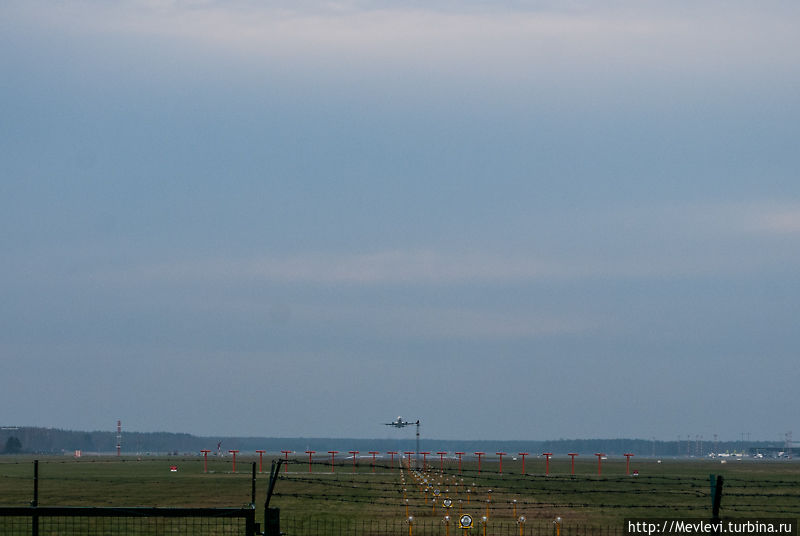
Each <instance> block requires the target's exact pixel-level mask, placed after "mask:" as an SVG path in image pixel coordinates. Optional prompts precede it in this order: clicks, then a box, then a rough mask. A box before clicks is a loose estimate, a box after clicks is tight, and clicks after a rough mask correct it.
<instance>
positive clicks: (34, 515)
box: [31, 460, 39, 536]
mask: <svg viewBox="0 0 800 536" xmlns="http://www.w3.org/2000/svg"><path fill="white" fill-rule="evenodd" d="M31 506H32V507H33V512H31V534H32V535H33V536H39V513H38V511H37V508H38V506H39V460H33V500H32V501H31Z"/></svg>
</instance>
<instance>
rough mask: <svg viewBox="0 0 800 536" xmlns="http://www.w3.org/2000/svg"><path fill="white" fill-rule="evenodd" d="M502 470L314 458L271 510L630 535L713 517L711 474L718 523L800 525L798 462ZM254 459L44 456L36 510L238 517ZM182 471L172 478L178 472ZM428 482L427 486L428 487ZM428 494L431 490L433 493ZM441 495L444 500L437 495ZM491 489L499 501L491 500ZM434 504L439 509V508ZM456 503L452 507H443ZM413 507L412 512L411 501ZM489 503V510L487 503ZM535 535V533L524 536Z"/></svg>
mask: <svg viewBox="0 0 800 536" xmlns="http://www.w3.org/2000/svg"><path fill="white" fill-rule="evenodd" d="M509 458H510V456H509V457H507V458H505V459H504V461H503V474H500V473H499V472H498V470H499V467H498V464H497V462H496V460H492V461H486V460H484V461H483V463H482V470H481V472H480V473H479V472H478V467H477V463H474V462H466V461H465V462H464V463H463V465H462V471H461V473H460V474H459V469H458V462H457V461H455V462H453V461H447V462H445V464H444V472H440V461H439V459H438V458H436V459H431V458H428V470H427V471H422V470H420V471H412V470H408V469H403V470H401V469H400V468H399V466H398V462H397V460H395V465H394V467H389V466H388V464H387V462H386V461H381V462H380V463H378V464H376V466H375V467H372V465H371V460H359V462H358V465H357V466H356V467H355V468H353V466H352V461H351V460H346V461H345V460H342V461H337V465H336V466H335V468H334V471H331V466H330V465H329V464H327V463H314V465H312V467H311V472H309V467H308V463H307V458H305V459H303V458H298V459H294V460H291V461H290V463H289V464H288V466H286V469H288V471H287V472H284V468H282V469H281V473H280V479H279V480H278V482H277V485H276V488H275V492H274V495H273V497H272V502H271V506H272V507H278V508H280V509H281V518H282V524H283V526H287V525H288V524H292V525H293V526H294V527H295V530H293V531H291V533H292V534H300V533H302V532H303V531H302V530H299V528H298V527H299V525H298V520H300V521H299V522H302V523H306V524H308V523H312V522H316V523H323V524H324V523H327V522H332V521H338V522H384V523H389V522H391V523H397V522H403V520H405V519H406V504H407V505H408V515H412V516H414V518H415V520H416V521H415V522H417V523H425V522H426V520H427V522H428V523H432V524H436V523H440V522H441V519H442V518H443V516H444V515H445V513H448V514H450V516H451V517H452V518H457V517H458V514H459V511H460V512H462V513H469V514H471V515H472V516H473V517H474V518H475V519H480V518H481V516H484V515H486V514H487V507H488V516H489V518H490V519H491V521H492V522H494V523H499V522H504V523H509V524H512V523H515V520H516V519H517V518H518V517H519V516H520V515H524V516H525V517H526V519H527V523H529V524H530V525H534V524H537V523H538V524H540V525H541V526H547V525H548V524H551V522H552V520H553V519H554V518H555V517H556V516H560V517H561V518H563V520H564V526H565V528H566V527H569V526H570V525H588V526H622V520H623V519H625V518H631V517H695V518H696V517H709V516H710V511H711V493H710V485H709V474H712V473H713V474H716V475H722V476H723V477H724V479H725V483H724V493H723V497H722V510H721V513H722V515H723V516H725V517H762V518H766V517H770V518H775V517H794V518H797V517H798V516H800V463H798V462H788V461H768V460H759V461H748V460H745V461H734V460H729V461H727V463H725V464H721V463H720V461H719V460H685V459H664V460H663V461H662V462H661V463H657V461H656V460H651V459H643V458H638V459H637V458H633V459H632V460H631V466H630V469H631V472H633V471H634V470H636V471H638V473H639V474H638V476H627V475H626V474H625V472H626V464H625V459H624V458H621V459H615V458H610V459H608V460H603V462H602V476H598V474H597V459H596V458H595V457H594V456H592V457H591V459H589V456H580V457H578V458H576V460H575V475H571V474H570V462H569V458H568V457H566V456H558V457H553V458H552V459H551V460H550V475H548V476H545V474H544V472H545V462H544V459H543V458H536V457H528V459H527V461H526V473H527V474H526V475H524V476H523V475H522V474H521V462H520V461H512V460H510V459H509ZM257 461H258V458H257V457H248V456H239V457H237V472H236V473H233V472H232V463H231V459H230V458H225V459H217V458H209V460H208V473H204V462H203V458H202V457H144V458H141V459H137V458H132V457H121V458H117V457H87V456H84V457H82V458H80V459H77V460H76V459H73V458H70V457H65V456H62V457H40V464H39V504H40V505H42V506H160V507H170V506H191V507H199V506H202V507H238V506H242V505H245V504H249V503H250V502H251V485H252V473H251V467H252V463H254V462H255V463H257ZM270 461H271V458H269V459H266V458H265V460H264V466H263V470H264V473H261V474H258V475H257V487H256V490H257V495H256V507H257V513H258V518H259V521H261V520H262V518H263V504H264V499H265V495H266V489H267V484H268V473H269V462H270ZM173 465H175V466H177V469H178V470H177V472H171V471H170V466H173ZM424 479H427V483H425V482H424ZM425 488H428V489H427V491H426V490H425ZM437 489H438V490H439V495H438V497H435V495H434V490H437ZM489 490H491V493H490V492H489ZM32 498H33V458H32V457H2V458H0V505H2V506H24V505H28V504H30V501H31V500H32ZM434 498H436V503H435V504H434V502H433V499H434ZM445 498H448V499H450V502H451V508H450V509H449V510H446V509H445V507H444V505H443V503H444V499H445ZM405 499H408V503H406V502H405ZM489 499H490V501H489V502H487V501H488V500H489ZM526 532H527V531H526Z"/></svg>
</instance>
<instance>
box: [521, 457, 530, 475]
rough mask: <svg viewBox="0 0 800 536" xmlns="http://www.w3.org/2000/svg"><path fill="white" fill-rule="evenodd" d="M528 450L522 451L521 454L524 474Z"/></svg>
mask: <svg viewBox="0 0 800 536" xmlns="http://www.w3.org/2000/svg"><path fill="white" fill-rule="evenodd" d="M528 454H529V453H528V452H520V453H519V455H520V456H522V475H523V476H524V475H525V456H527V455H528Z"/></svg>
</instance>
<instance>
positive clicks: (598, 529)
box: [281, 516, 624, 536]
mask: <svg viewBox="0 0 800 536" xmlns="http://www.w3.org/2000/svg"><path fill="white" fill-rule="evenodd" d="M485 529H486V531H485V532H484V526H483V525H482V524H481V523H480V522H476V523H475V524H474V526H473V527H472V529H471V530H469V531H468V532H467V534H469V535H473V536H478V535H480V536H483V535H484V534H486V536H553V535H554V529H553V524H552V523H541V522H529V523H525V524H523V525H522V526H520V525H519V524H518V523H516V522H514V521H506V520H503V521H489V522H488V523H487V524H486V527H485ZM281 531H282V532H284V533H285V534H286V535H287V536H404V535H410V536H449V535H452V536H460V535H462V534H463V531H462V529H460V528H459V525H458V520H457V519H453V520H452V521H451V522H450V524H449V526H447V525H445V524H444V522H442V521H437V520H433V519H422V520H417V521H414V522H413V524H412V525H411V527H409V525H408V523H407V522H406V521H404V520H399V519H384V520H381V519H374V520H352V519H350V520H347V519H313V518H312V519H309V518H298V517H293V516H288V517H287V516H284V517H282V518H281ZM623 532H624V530H623V527H622V526H591V525H572V526H570V525H564V526H562V528H561V535H562V536H623Z"/></svg>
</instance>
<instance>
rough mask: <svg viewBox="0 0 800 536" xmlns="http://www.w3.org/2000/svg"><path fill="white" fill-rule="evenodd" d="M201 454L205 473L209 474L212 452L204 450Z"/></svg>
mask: <svg viewBox="0 0 800 536" xmlns="http://www.w3.org/2000/svg"><path fill="white" fill-rule="evenodd" d="M200 452H202V453H203V472H204V473H207V472H208V453H209V452H211V451H210V450H207V449H203V450H201V451H200Z"/></svg>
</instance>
